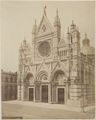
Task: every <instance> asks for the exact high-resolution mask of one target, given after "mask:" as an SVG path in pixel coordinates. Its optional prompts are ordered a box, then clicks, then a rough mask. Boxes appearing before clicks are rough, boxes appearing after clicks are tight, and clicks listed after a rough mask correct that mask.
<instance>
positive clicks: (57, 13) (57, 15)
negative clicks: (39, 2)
mask: <svg viewBox="0 0 96 120" xmlns="http://www.w3.org/2000/svg"><path fill="white" fill-rule="evenodd" d="M56 14H57V17H58V8H57V11H56Z"/></svg>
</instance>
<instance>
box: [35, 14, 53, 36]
mask: <svg viewBox="0 0 96 120" xmlns="http://www.w3.org/2000/svg"><path fill="white" fill-rule="evenodd" d="M52 32H54V28H53V26H52V25H51V23H50V22H49V20H48V18H47V16H46V14H45V12H44V15H43V17H42V19H41V22H40V24H39V27H38V32H37V36H39V35H45V34H49V33H52Z"/></svg>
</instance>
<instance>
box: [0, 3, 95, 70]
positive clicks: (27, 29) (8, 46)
mask: <svg viewBox="0 0 96 120" xmlns="http://www.w3.org/2000/svg"><path fill="white" fill-rule="evenodd" d="M45 5H46V6H47V9H46V13H47V17H48V19H49V21H50V23H51V24H52V25H53V23H54V17H55V16H56V9H57V8H58V11H59V17H60V21H61V27H62V33H63V35H65V36H66V33H67V28H68V26H70V25H71V23H72V20H74V23H75V24H76V25H77V26H78V27H79V31H80V33H81V35H80V36H81V41H82V39H84V34H85V33H87V36H88V38H89V39H90V43H91V46H94V44H95V42H94V39H95V38H94V29H95V4H94V2H83V1H78V2H76V1H74V2H73V1H71V2H69V1H67V2H64V1H60V2H56V1H55V2H51V1H50V2H48V1H45V2H43V1H33V2H32V1H17V2H16V1H14V2H12V1H10V2H7V1H6V2H4V1H3V2H0V22H1V37H0V38H1V68H2V69H3V70H4V71H12V72H15V71H17V70H18V54H19V47H20V44H21V42H22V41H23V40H24V37H25V38H26V40H27V41H28V42H29V43H30V44H31V41H32V26H33V25H34V22H35V19H36V21H37V25H39V23H40V21H41V18H42V15H43V9H44V6H45Z"/></svg>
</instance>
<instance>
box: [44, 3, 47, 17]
mask: <svg viewBox="0 0 96 120" xmlns="http://www.w3.org/2000/svg"><path fill="white" fill-rule="evenodd" d="M46 8H47V7H46V5H45V6H44V15H46Z"/></svg>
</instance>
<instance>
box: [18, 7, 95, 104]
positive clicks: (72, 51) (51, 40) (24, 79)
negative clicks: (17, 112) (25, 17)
mask: <svg viewBox="0 0 96 120" xmlns="http://www.w3.org/2000/svg"><path fill="white" fill-rule="evenodd" d="M80 41H81V39H80V32H79V30H78V29H77V26H76V25H75V24H74V23H73V22H72V24H71V25H70V27H69V28H68V31H67V33H66V38H62V37H61V23H60V18H59V15H58V10H57V12H56V17H55V20H54V24H53V25H52V24H51V23H50V22H49V20H48V17H47V14H46V8H44V13H43V16H42V19H41V22H40V24H39V25H38V26H37V24H36V21H35V24H34V26H33V29H32V42H31V43H32V44H28V43H27V41H26V40H25V39H24V40H23V42H22V43H21V46H20V49H19V70H18V100H23V101H33V102H45V103H53V104H68V105H74V106H81V105H82V104H83V105H90V104H92V103H94V96H95V93H94V92H95V90H94V88H95V87H94V86H95V84H94V81H95V80H94V79H95V78H94V64H95V62H94V60H95V54H94V48H93V47H91V46H90V40H89V39H88V38H87V35H85V38H84V39H83V40H82V47H81V44H80Z"/></svg>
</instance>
